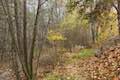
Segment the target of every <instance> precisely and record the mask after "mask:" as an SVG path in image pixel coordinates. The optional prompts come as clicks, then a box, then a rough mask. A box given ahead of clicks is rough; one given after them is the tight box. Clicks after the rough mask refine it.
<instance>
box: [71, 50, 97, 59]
mask: <svg viewBox="0 0 120 80" xmlns="http://www.w3.org/2000/svg"><path fill="white" fill-rule="evenodd" d="M94 54H95V52H94V50H93V49H83V50H81V51H80V52H79V53H76V54H75V55H74V56H73V57H72V58H73V59H79V58H86V57H91V56H94Z"/></svg>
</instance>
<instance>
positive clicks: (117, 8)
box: [112, 3, 119, 12]
mask: <svg viewBox="0 0 120 80" xmlns="http://www.w3.org/2000/svg"><path fill="white" fill-rule="evenodd" d="M112 6H113V7H114V8H115V9H116V11H117V12H118V11H119V9H118V7H117V6H116V5H115V4H114V3H113V4H112Z"/></svg>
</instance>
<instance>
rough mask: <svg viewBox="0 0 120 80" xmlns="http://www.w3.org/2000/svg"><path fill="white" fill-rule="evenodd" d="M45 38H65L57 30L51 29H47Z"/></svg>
mask: <svg viewBox="0 0 120 80" xmlns="http://www.w3.org/2000/svg"><path fill="white" fill-rule="evenodd" d="M47 38H48V40H50V41H56V40H65V38H64V36H63V35H62V34H60V33H59V32H54V31H52V30H50V31H49V33H48V37H47Z"/></svg>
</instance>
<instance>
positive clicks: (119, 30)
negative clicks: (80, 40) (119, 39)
mask: <svg viewBox="0 0 120 80" xmlns="http://www.w3.org/2000/svg"><path fill="white" fill-rule="evenodd" d="M117 15H118V32H119V36H120V0H118V10H117Z"/></svg>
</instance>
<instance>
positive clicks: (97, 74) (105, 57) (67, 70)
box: [43, 45, 120, 80]
mask: <svg viewBox="0 0 120 80" xmlns="http://www.w3.org/2000/svg"><path fill="white" fill-rule="evenodd" d="M89 53H90V52H89ZM80 54H81V53H80ZM80 54H79V55H78V53H77V54H72V53H65V54H64V56H63V57H64V58H65V59H63V60H64V63H63V64H61V65H58V66H56V68H55V69H54V70H53V71H52V72H51V73H49V74H47V75H46V77H45V79H43V80H120V78H119V75H120V45H119V46H115V47H110V48H109V49H106V50H105V51H104V52H102V56H101V57H99V58H97V57H95V56H94V55H89V54H88V55H84V56H83V55H80ZM85 54H87V53H86V52H85ZM81 56H82V57H81Z"/></svg>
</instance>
